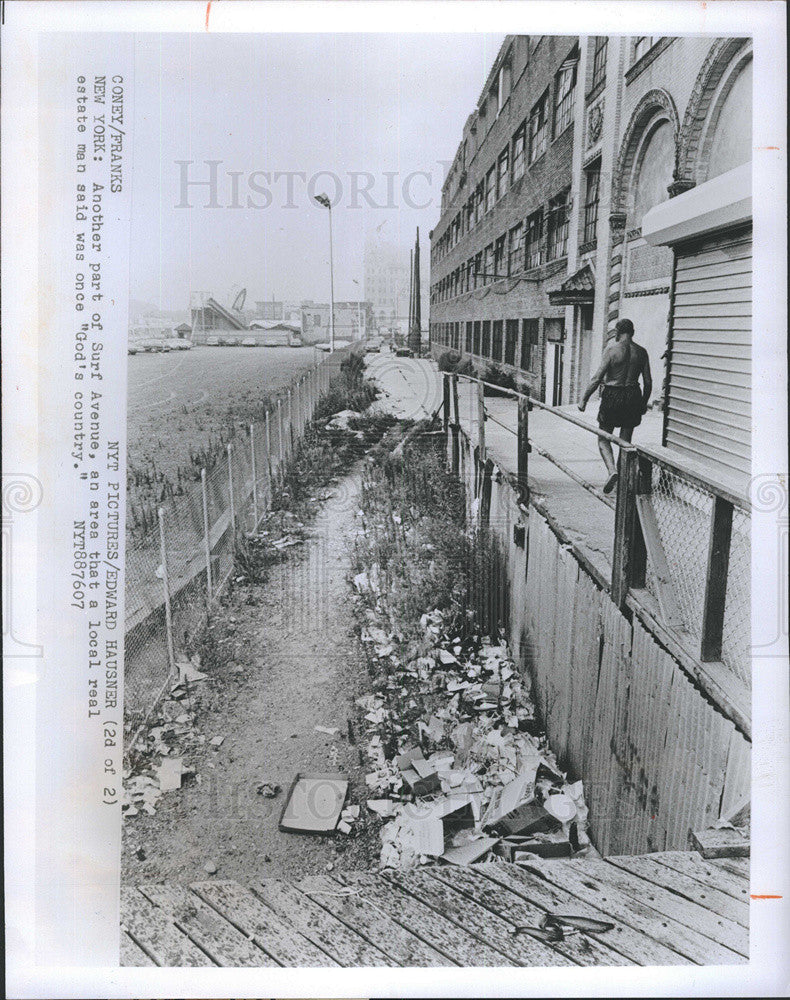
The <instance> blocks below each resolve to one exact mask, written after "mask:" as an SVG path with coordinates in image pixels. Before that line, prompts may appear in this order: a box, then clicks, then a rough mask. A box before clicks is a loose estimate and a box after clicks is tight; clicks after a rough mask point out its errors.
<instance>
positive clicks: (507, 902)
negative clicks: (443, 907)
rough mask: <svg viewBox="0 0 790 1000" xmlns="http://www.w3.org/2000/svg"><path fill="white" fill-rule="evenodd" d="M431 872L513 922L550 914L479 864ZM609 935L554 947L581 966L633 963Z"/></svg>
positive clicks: (532, 923) (535, 923)
mask: <svg viewBox="0 0 790 1000" xmlns="http://www.w3.org/2000/svg"><path fill="white" fill-rule="evenodd" d="M429 874H430V875H431V876H432V877H433V878H436V879H439V881H441V882H446V883H447V885H449V886H452V888H453V889H455V890H456V891H457V892H462V893H464V895H465V896H466V897H467V898H468V899H471V900H473V901H474V902H475V903H478V904H479V905H480V906H484V907H485V908H486V909H487V910H491V912H492V913H495V914H496V915H497V916H499V917H501V918H502V919H503V920H506V921H509V922H510V923H513V924H521V925H524V926H528V927H539V926H540V923H541V920H542V919H543V918H544V917H545V916H546V911H545V910H541V909H540V908H539V907H538V906H536V905H535V904H534V903H532V902H530V901H528V900H527V899H524V898H523V897H521V896H518V895H516V894H515V893H514V892H512V891H511V890H509V889H506V888H505V887H504V886H503V885H499V884H497V883H496V882H494V881H492V880H491V879H487V878H486V877H485V875H482V874H481V873H480V872H479V871H478V870H477V866H475V865H469V866H468V867H466V868H462V867H460V866H449V865H448V866H447V867H431V868H430V869H429ZM607 937H608V933H607V934H603V935H601V939H600V940H597V939H596V938H595V937H593V936H592V935H588V934H578V935H575V936H572V937H568V938H565V940H563V941H556V942H552V945H551V947H552V948H553V949H554V950H555V951H557V952H559V953H560V954H562V955H565V956H566V958H569V959H570V960H571V961H572V962H575V963H576V964H577V965H631V964H633V963H631V962H629V961H628V960H627V959H626V958H624V957H623V956H622V955H621V954H620V953H619V952H618V951H615V950H614V949H613V948H611V947H609V946H608V945H607V944H606V938H607Z"/></svg>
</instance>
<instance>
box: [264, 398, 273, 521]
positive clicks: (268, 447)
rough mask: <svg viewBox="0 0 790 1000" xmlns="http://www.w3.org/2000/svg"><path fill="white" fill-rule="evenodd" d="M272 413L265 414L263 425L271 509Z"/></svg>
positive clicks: (268, 498)
mask: <svg viewBox="0 0 790 1000" xmlns="http://www.w3.org/2000/svg"><path fill="white" fill-rule="evenodd" d="M270 412H271V411H270V410H267V411H266V413H265V414H264V418H263V425H264V429H265V434H266V473H267V480H266V483H267V486H268V490H267V503H268V504H269V506H270V507H271V499H272V429H271V421H270V420H269V413H270Z"/></svg>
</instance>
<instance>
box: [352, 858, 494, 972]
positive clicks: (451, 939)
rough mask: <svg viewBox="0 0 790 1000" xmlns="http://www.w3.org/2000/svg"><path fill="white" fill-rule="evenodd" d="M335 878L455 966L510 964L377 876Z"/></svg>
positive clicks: (358, 875) (359, 874)
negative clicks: (359, 893)
mask: <svg viewBox="0 0 790 1000" xmlns="http://www.w3.org/2000/svg"><path fill="white" fill-rule="evenodd" d="M338 878H339V879H340V880H341V881H342V882H343V884H344V885H355V886H360V887H361V889H362V896H363V898H364V899H366V900H368V902H370V903H372V904H373V905H375V906H376V907H378V908H379V909H381V910H383V911H384V912H385V913H387V914H389V916H390V917H392V919H393V920H395V921H397V922H398V923H399V924H401V925H402V926H403V927H407V928H408V929H409V930H410V931H411V932H412V934H416V935H417V936H418V937H419V938H420V939H421V940H423V941H425V942H426V943H427V944H429V945H430V946H431V947H432V948H436V950H437V951H440V952H441V953H442V954H443V955H446V956H447V958H449V959H450V961H452V962H455V964H456V965H461V966H464V967H469V966H497V965H510V966H512V965H513V963H512V962H511V961H510V960H509V959H508V958H507V957H506V956H505V955H504V954H502V952H500V951H497V950H496V949H495V948H489V947H488V945H485V944H483V943H481V942H480V941H477V940H476V939H475V938H473V937H471V936H470V935H469V934H467V933H465V931H463V930H460V929H459V928H458V927H457V926H456V925H455V924H454V923H451V922H450V921H449V920H446V919H445V917H444V916H443V915H440V914H438V913H436V911H435V910H433V909H431V907H429V906H427V905H426V904H425V903H422V902H420V901H419V900H418V899H415V898H414V896H411V895H409V893H407V892H405V891H401V890H400V889H399V888H398V887H397V886H394V885H391V884H389V883H388V882H385V881H384V879H383V878H381V876H379V875H369V874H364V873H356V872H355V873H344V874H342V875H339V876H338Z"/></svg>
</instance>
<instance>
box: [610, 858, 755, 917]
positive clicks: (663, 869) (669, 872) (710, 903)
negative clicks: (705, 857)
mask: <svg viewBox="0 0 790 1000" xmlns="http://www.w3.org/2000/svg"><path fill="white" fill-rule="evenodd" d="M607 861H608V862H609V864H613V865H616V866H617V867H618V868H622V869H623V871H626V872H631V873H632V874H634V875H638V876H639V878H641V879H644V880H645V881H646V882H653V883H655V884H656V885H658V886H661V887H662V888H663V889H669V890H670V892H675V893H677V894H678V895H679V896H684V897H685V898H686V899H690V900H692V902H695V903H698V904H699V905H700V906H704V907H705V908H706V909H708V910H713V911H714V912H715V913H718V914H719V915H720V916H722V917H727V919H728V920H734V921H735V922H736V923H739V924H741V925H742V926H743V927H748V926H749V906H748V903H747V902H746V901H745V900H744V901H742V902H741V901H738V900H735V899H734V898H733V897H732V896H730V895H728V894H727V893H726V892H723V891H722V890H720V889H718V888H717V887H716V886H712V885H710V884H706V883H703V882H701V881H698V880H697V879H695V878H692V877H691V876H689V875H686V874H684V873H682V872H679V871H677V870H675V869H673V868H669V867H667V866H666V865H661V864H658V862H656V861H652V860H651V859H650V858H616V857H610V858H607Z"/></svg>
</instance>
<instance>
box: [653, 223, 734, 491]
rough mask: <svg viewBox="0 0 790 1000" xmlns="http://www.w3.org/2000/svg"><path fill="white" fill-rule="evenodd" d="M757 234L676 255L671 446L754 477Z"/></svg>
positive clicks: (715, 239)
mask: <svg viewBox="0 0 790 1000" xmlns="http://www.w3.org/2000/svg"><path fill="white" fill-rule="evenodd" d="M751 344H752V227H751V225H749V226H746V227H740V228H739V229H737V230H730V231H727V232H725V233H719V234H717V235H716V236H710V237H707V238H706V239H705V240H704V241H698V242H696V243H694V244H687V245H685V246H678V247H676V253H675V281H674V294H673V300H672V326H671V340H670V353H669V378H668V387H667V412H666V431H665V443H666V445H667V447H669V448H673V449H674V450H676V451H679V452H682V453H683V454H685V455H686V456H688V457H689V458H691V459H693V460H695V461H697V462H701V463H703V464H704V465H706V466H708V467H709V468H712V469H715V470H716V471H717V472H718V473H719V474H720V475H724V476H728V477H730V478H736V479H738V480H740V481H741V483H742V484H743V483H744V480H745V479H748V477H749V476H750V475H751Z"/></svg>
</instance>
